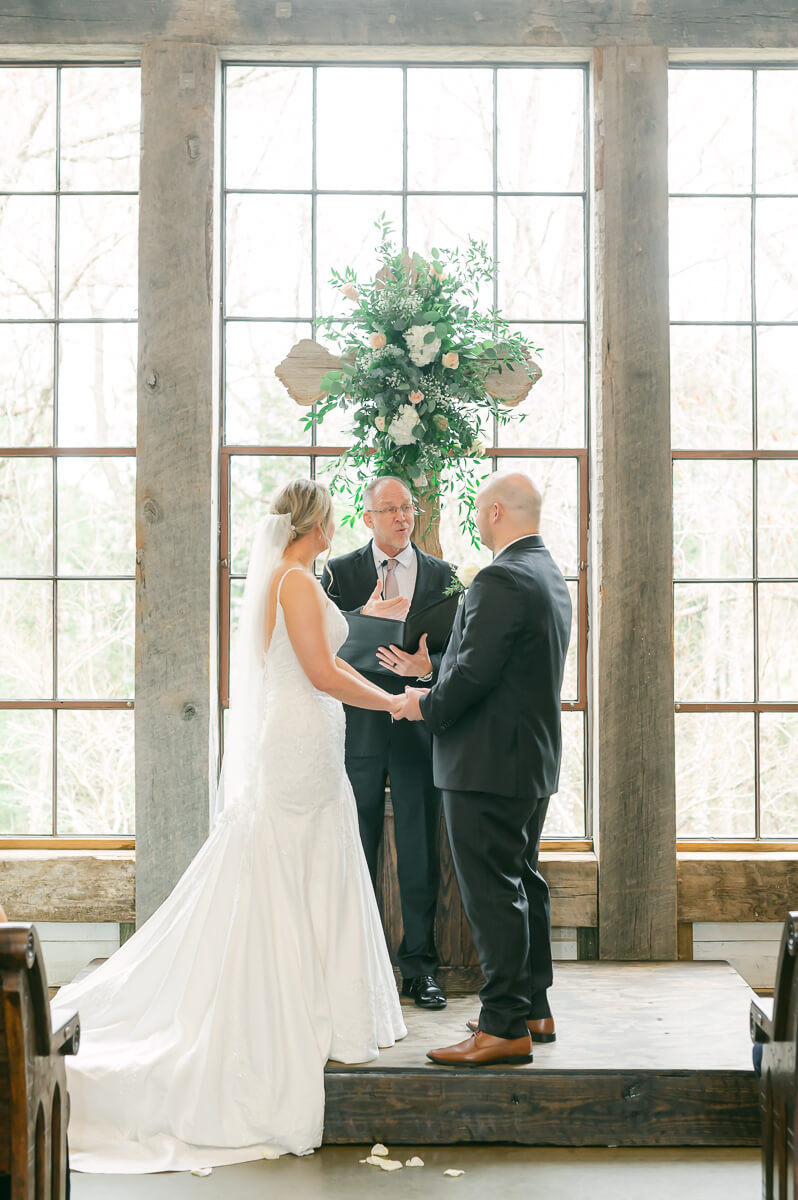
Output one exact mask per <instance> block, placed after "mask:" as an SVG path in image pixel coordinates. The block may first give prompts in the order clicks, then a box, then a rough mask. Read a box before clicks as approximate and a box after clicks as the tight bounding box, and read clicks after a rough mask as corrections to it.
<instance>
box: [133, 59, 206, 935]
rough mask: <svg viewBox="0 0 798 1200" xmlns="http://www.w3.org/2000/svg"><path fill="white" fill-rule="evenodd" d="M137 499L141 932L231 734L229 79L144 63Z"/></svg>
mask: <svg viewBox="0 0 798 1200" xmlns="http://www.w3.org/2000/svg"><path fill="white" fill-rule="evenodd" d="M141 71H142V111H141V207H140V222H139V297H140V317H139V388H138V397H139V401H138V429H139V438H138V461H137V468H138V469H137V488H136V546H137V552H136V563H137V572H136V574H137V581H136V829H137V835H138V839H137V852H138V870H137V873H136V888H137V901H136V906H137V913H138V919H139V921H141V920H142V919H146V918H147V917H148V916H149V915H150V914H151V913H152V912H153V910H154V909H155V908H157V907H158V905H159V904H160V903H161V901H162V900H163V899H164V897H165V896H167V895H168V893H169V892H170V891H171V889H172V888H173V887H174V885H175V883H176V882H177V879H178V878H179V876H180V875H181V874H182V873H183V871H184V870H185V868H186V867H187V866H188V864H189V862H190V861H191V859H192V858H193V857H194V855H195V854H196V852H197V850H198V849H199V848H200V846H201V845H202V843H203V841H204V840H205V838H206V837H207V834H208V821H209V811H210V790H211V788H212V787H213V786H214V785H215V761H214V760H215V755H213V754H212V753H211V750H210V747H211V746H212V744H213V741H214V734H215V730H216V728H217V724H216V723H217V679H216V657H217V656H216V592H217V582H216V544H217V522H218V506H217V499H218V496H217V493H218V482H217V480H218V465H217V461H216V446H217V440H218V396H217V377H218V369H217V361H218V359H217V342H218V330H217V326H218V294H217V275H218V270H217V265H216V261H217V250H216V247H217V245H218V236H217V224H218V221H217V213H216V196H217V191H218V186H217V185H218V180H217V170H216V160H217V157H218V137H219V118H218V105H219V65H218V59H217V54H216V51H215V50H214V49H213V47H211V46H202V45H190V44H174V43H170V44H157V45H151V46H146V47H145V48H144V54H143V55H142V64H141Z"/></svg>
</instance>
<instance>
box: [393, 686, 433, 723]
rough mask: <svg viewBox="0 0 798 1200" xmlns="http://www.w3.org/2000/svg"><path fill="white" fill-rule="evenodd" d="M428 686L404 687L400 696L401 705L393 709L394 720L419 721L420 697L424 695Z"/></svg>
mask: <svg viewBox="0 0 798 1200" xmlns="http://www.w3.org/2000/svg"><path fill="white" fill-rule="evenodd" d="M428 691H429V688H412V687H406V688H405V694H404V696H403V697H402V704H401V707H400V708H398V709H397V710H395V711H394V713H393V718H394V720H395V721H398V720H404V721H421V720H422V719H423V718H422V716H421V703H420V702H421V697H422V696H426V694H427V692H428Z"/></svg>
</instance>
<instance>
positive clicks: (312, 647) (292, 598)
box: [281, 571, 401, 712]
mask: <svg viewBox="0 0 798 1200" xmlns="http://www.w3.org/2000/svg"><path fill="white" fill-rule="evenodd" d="M281 600H282V605H283V613H284V614H285V627H286V629H287V631H288V636H289V638H290V640H291V645H292V646H293V648H294V653H295V654H296V656H297V658H298V659H299V664H300V666H301V667H302V670H303V671H304V672H305V674H306V675H307V677H308V679H309V680H310V682H311V683H312V684H313V686H314V687H315V688H318V689H319V691H320V692H327V693H328V695H330V696H333V697H334V698H335V699H336V700H343V702H344V703H345V704H352V705H354V707H355V708H371V709H376V710H377V711H378V712H390V711H391V710H392V709H393V708H394V707H396V705H397V703H398V701H399V700H400V699H401V697H396V696H392V695H390V694H389V693H388V692H384V691H383V690H382V688H378V687H375V686H374V685H373V684H371V683H369V682H368V681H367V680H366V679H364V678H363V677H362V676H361V675H358V674H357V672H352V673H350V671H349V670H348V669H347V670H344V669H342V668H343V664H341V665H339V664H338V661H337V660H336V659H335V658H334V656H333V653H332V650H331V648H330V642H329V639H328V637H327V614H326V612H325V609H324V605H325V598H324V595H323V594H322V591H321V588H320V587H319V585H318V584H317V583H316V582H315V580H313V579H311V578H310V577H309V576H307V575H305V573H304V572H302V571H290V572H289V573H288V574H287V575H286V576H285V578H284V582H283V585H282V591H281Z"/></svg>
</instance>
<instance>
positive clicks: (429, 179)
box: [407, 67, 493, 192]
mask: <svg viewBox="0 0 798 1200" xmlns="http://www.w3.org/2000/svg"><path fill="white" fill-rule="evenodd" d="M407 162H408V186H409V187H410V189H411V191H416V190H419V191H438V192H448V191H453V192H479V191H483V192H484V191H490V189H491V187H492V186H493V72H492V71H490V70H486V69H485V68H480V67H468V68H465V69H463V68H459V67H458V68H453V67H441V68H429V67H418V68H412V67H411V68H410V69H409V70H408V72H407Z"/></svg>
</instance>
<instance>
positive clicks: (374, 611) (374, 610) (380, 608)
mask: <svg viewBox="0 0 798 1200" xmlns="http://www.w3.org/2000/svg"><path fill="white" fill-rule="evenodd" d="M381 596H382V581H381V580H379V579H378V580H377V586H376V587H375V588H374V591H373V592H372V593H371V595H370V596H369V598H368V600H367V601H366V603H365V604H364V605H363V607H362V608H361V610H360V611H361V613H362V614H363V616H364V617H390V618H391V619H392V620H394V621H404V619H405V617H406V616H407V614H408V611H409V609H410V601H409V600H408V598H407V596H396V597H395V598H394V599H393V600H382V599H381V598H380V597H381ZM430 669H431V668H430ZM422 674H423V672H422Z"/></svg>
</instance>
